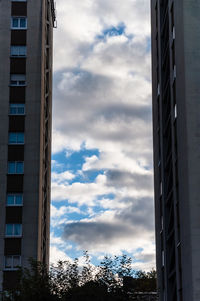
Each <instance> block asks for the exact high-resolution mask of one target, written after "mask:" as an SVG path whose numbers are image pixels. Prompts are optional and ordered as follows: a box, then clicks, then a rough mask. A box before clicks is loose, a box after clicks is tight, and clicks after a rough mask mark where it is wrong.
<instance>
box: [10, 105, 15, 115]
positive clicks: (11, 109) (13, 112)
mask: <svg viewBox="0 0 200 301" xmlns="http://www.w3.org/2000/svg"><path fill="white" fill-rule="evenodd" d="M10 114H11V115H16V114H17V109H16V108H14V107H10Z"/></svg>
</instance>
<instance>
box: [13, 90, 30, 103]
mask: <svg viewBox="0 0 200 301" xmlns="http://www.w3.org/2000/svg"><path fill="white" fill-rule="evenodd" d="M25 95H26V88H25V87H10V102H11V103H25Z"/></svg>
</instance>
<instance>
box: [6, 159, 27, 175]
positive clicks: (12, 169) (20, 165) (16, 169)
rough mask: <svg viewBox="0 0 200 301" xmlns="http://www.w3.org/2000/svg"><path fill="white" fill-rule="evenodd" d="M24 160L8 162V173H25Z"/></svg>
mask: <svg viewBox="0 0 200 301" xmlns="http://www.w3.org/2000/svg"><path fill="white" fill-rule="evenodd" d="M23 173H24V162H20V161H10V162H8V174H23Z"/></svg>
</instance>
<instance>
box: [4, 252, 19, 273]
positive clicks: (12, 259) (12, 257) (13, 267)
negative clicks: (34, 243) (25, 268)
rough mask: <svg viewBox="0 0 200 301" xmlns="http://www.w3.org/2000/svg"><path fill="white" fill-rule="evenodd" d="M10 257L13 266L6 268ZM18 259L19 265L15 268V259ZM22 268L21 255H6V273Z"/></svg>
mask: <svg viewBox="0 0 200 301" xmlns="http://www.w3.org/2000/svg"><path fill="white" fill-rule="evenodd" d="M8 257H10V258H11V262H12V263H11V266H10V267H6V259H7V258H8ZM15 257H18V258H19V265H17V266H14V258H15ZM21 266H22V257H21V255H5V256H4V270H6V271H16V270H18V269H19V268H20V267H21Z"/></svg>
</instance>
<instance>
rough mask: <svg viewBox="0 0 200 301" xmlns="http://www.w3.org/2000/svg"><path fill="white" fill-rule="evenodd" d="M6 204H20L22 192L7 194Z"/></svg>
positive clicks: (21, 203)
mask: <svg viewBox="0 0 200 301" xmlns="http://www.w3.org/2000/svg"><path fill="white" fill-rule="evenodd" d="M6 204H7V206H22V205H23V195H22V194H8V195H7V202H6Z"/></svg>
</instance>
